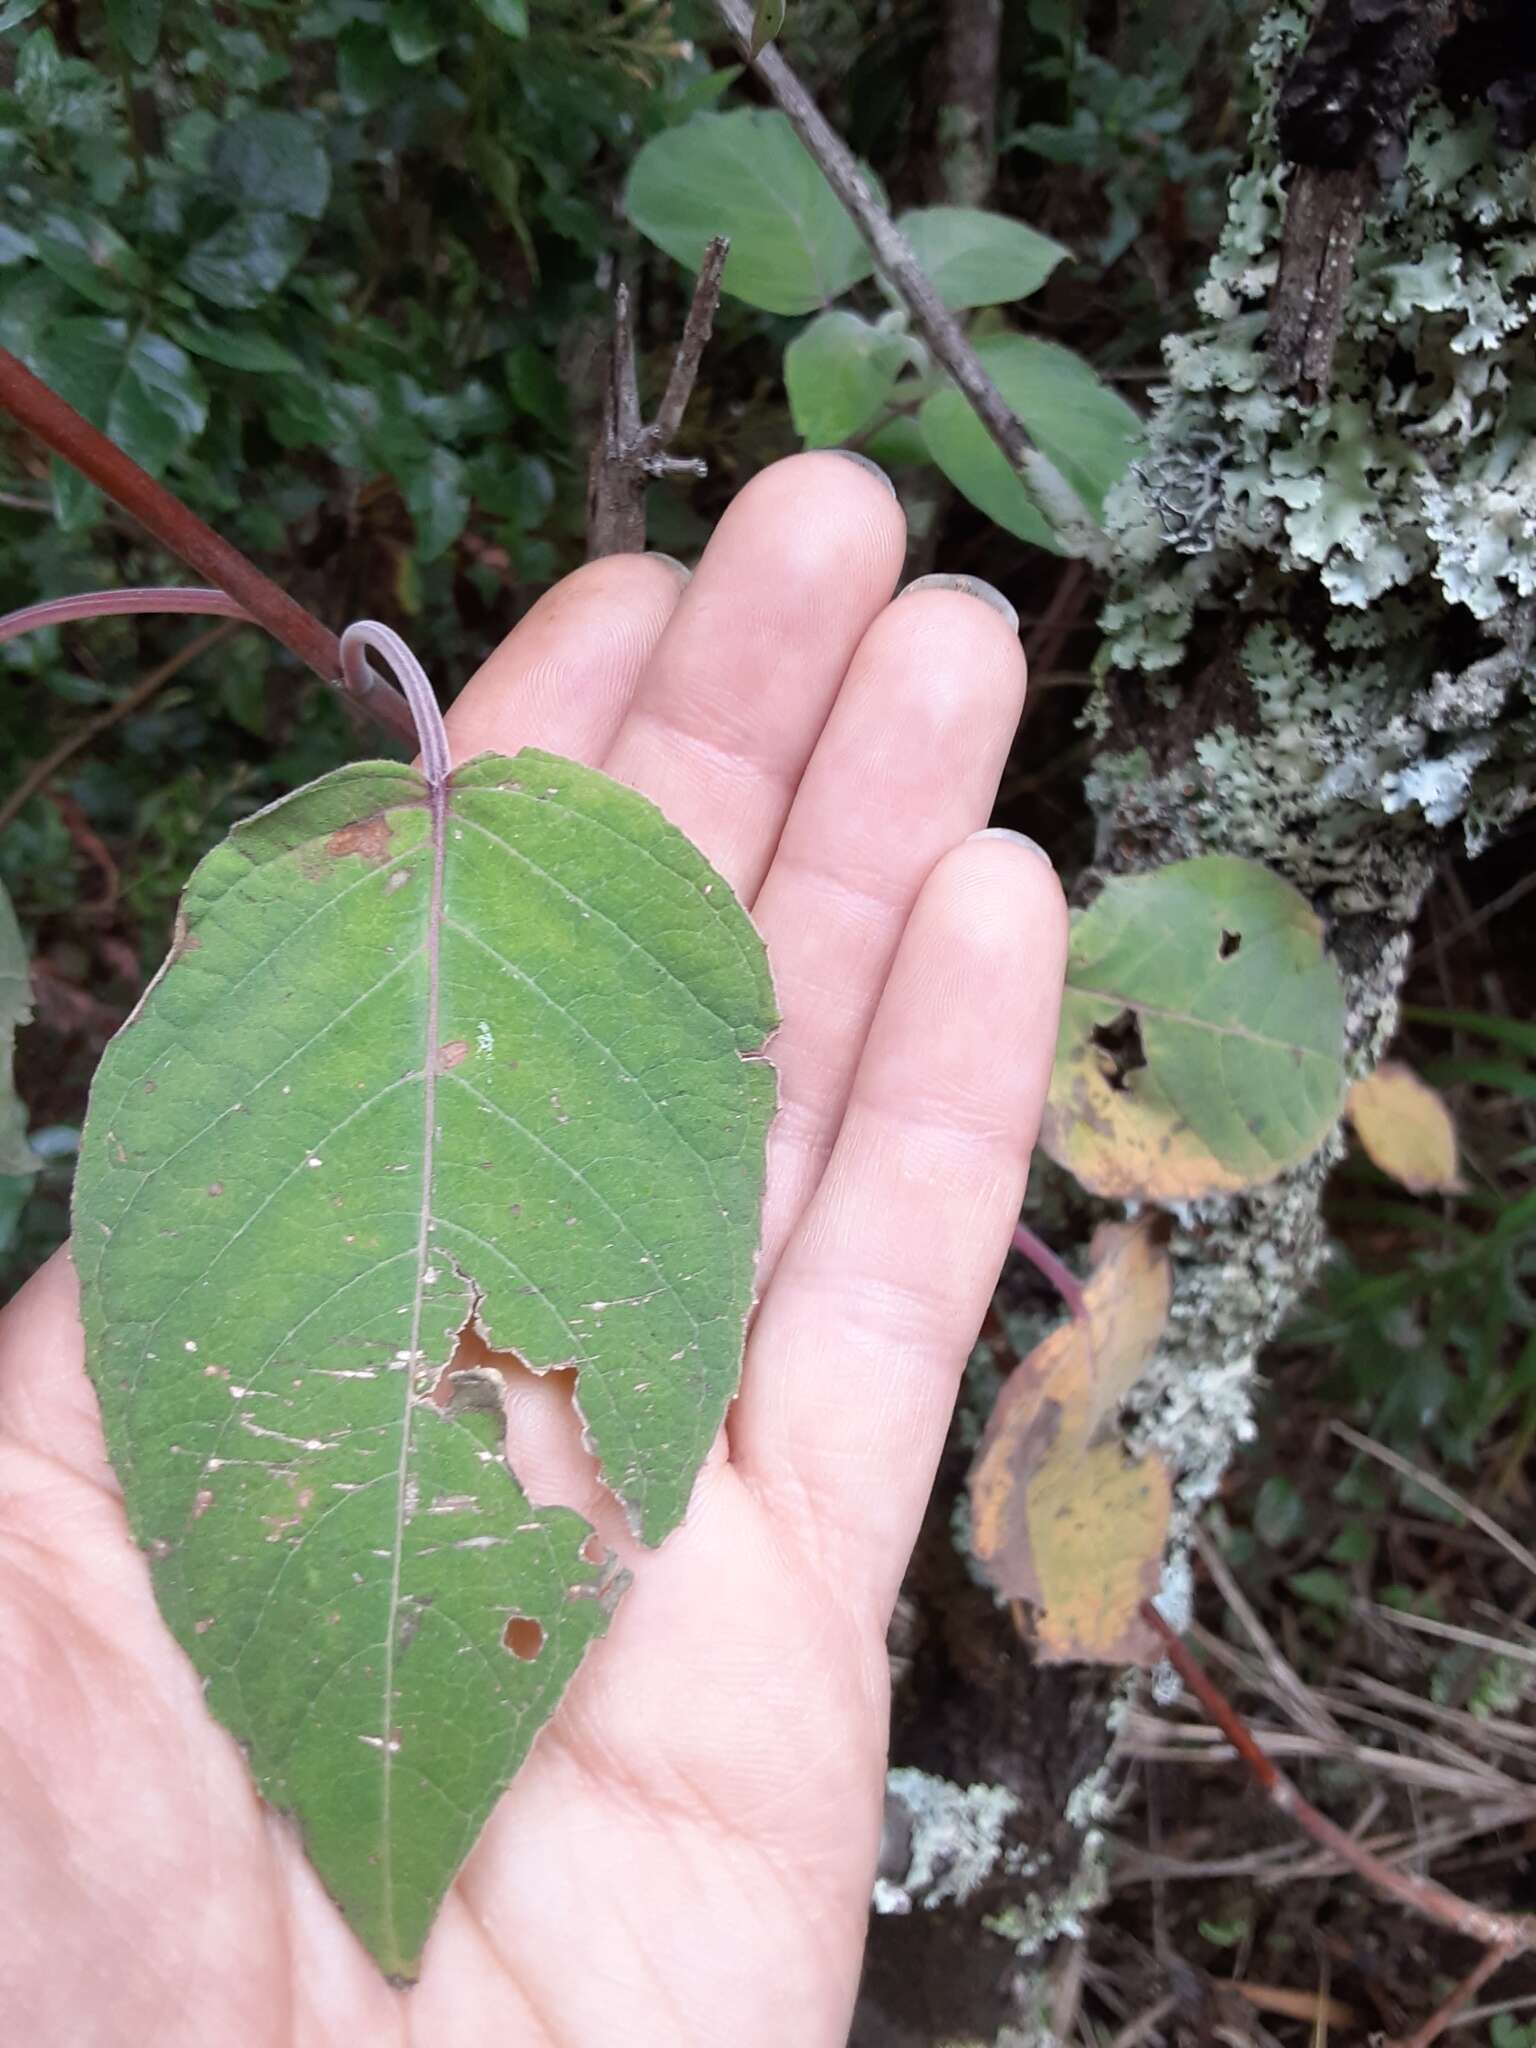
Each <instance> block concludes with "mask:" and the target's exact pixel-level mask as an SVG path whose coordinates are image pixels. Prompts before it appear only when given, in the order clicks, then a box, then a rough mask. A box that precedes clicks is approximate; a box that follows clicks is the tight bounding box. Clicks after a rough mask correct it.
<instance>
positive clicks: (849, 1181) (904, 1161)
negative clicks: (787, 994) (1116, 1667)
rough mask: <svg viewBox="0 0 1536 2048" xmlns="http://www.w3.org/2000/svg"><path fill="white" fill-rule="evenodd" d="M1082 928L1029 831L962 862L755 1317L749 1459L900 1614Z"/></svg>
mask: <svg viewBox="0 0 1536 2048" xmlns="http://www.w3.org/2000/svg"><path fill="white" fill-rule="evenodd" d="M1066 936H1067V919H1066V908H1065V905H1064V903H1063V900H1062V895H1061V889H1060V886H1059V885H1058V883H1057V881H1056V877H1055V875H1054V874H1053V873H1052V871H1051V869H1050V867H1049V865H1048V864H1047V862H1046V861H1045V859H1044V858H1043V857H1042V856H1041V855H1040V854H1038V853H1037V852H1035V851H1033V850H1031V849H1030V848H1029V846H1028V845H1027V844H1020V843H1019V842H1017V841H1016V840H1015V839H1013V837H1012V835H1007V834H1005V835H994V834H991V833H986V834H982V835H980V836H979V837H977V838H974V839H971V840H969V841H968V842H967V843H966V844H965V845H964V846H961V847H957V848H956V849H955V851H954V852H953V853H951V854H949V855H947V856H946V857H945V859H944V860H943V861H941V862H940V864H939V866H938V867H937V868H936V869H935V870H934V873H933V875H932V876H931V878H930V879H929V881H928V883H927V884H926V886H925V887H924V889H923V892H922V894H921V896H920V897H919V899H918V902H917V905H916V908H915V909H914V911H913V913H912V918H911V921H910V923H909V925H908V927H907V930H906V933H905V934H904V936H903V938H902V941H901V946H900V949H899V951H898V953H897V956H896V962H895V965H894V967H893V969H892V972H891V978H890V981H889V982H888V984H887V985H886V988H885V991H884V993H883V995H882V996H881V998H880V1004H879V1008H878V1010H877V1011H876V1014H875V1019H874V1023H873V1025H872V1026H871V1029H870V1035H869V1043H868V1045H867V1047H866V1049H865V1053H864V1057H863V1059H862V1060H861V1062H860V1064H859V1069H858V1073H857V1075H856V1076H855V1079H854V1084H853V1092H852V1095H851V1097H850V1099H849V1104H848V1109H847V1113H846V1115H845V1116H844V1119H843V1124H842V1129H841V1130H840V1132H839V1133H838V1138H837V1142H836V1145H835V1146H834V1148H833V1152H832V1157H831V1160H830V1162H829V1164H828V1167H827V1172H826V1175H825V1177H824V1179H823V1181H822V1184H821V1186H820V1188H819V1189H818V1190H817V1193H816V1196H815V1199H814V1201H813V1202H812V1203H811V1205H810V1207H809V1209H808V1210H807V1212H806V1215H805V1219H804V1221H803V1222H802V1224H801V1226H800V1228H799V1230H798V1231H797V1232H796V1235H795V1237H794V1239H793V1241H792V1242H791V1244H790V1245H789V1247H788V1248H787V1249H786V1251H785V1253H784V1256H783V1258H782V1259H781V1261H780V1263H779V1268H778V1271H777V1273H776V1274H775V1276H774V1281H773V1285H772V1287H771V1288H770V1289H769V1292H768V1295H767V1297H766V1299H765V1301H764V1303H763V1306H762V1308H761V1310H760V1311H759V1313H758V1318H757V1323H756V1326H755V1328H754V1330H753V1335H752V1342H751V1346H750V1348H749V1351H748V1356H747V1369H746V1375H745V1378H744V1381H743V1387H742V1394H741V1399H740V1402H739V1403H738V1409H737V1416H736V1420H735V1423H734V1426H733V1430H732V1451H733V1460H734V1462H735V1463H736V1465H737V1467H738V1469H739V1470H740V1471H741V1473H742V1475H743V1477H744V1478H745V1479H746V1480H747V1481H748V1483H749V1484H750V1485H752V1486H754V1487H755V1489H756V1490H757V1491H758V1493H759V1494H760V1496H761V1497H763V1498H764V1499H765V1500H766V1502H767V1503H768V1505H769V1506H770V1507H771V1508H772V1509H773V1510H774V1511H775V1513H776V1515H777V1517H778V1521H779V1526H780V1528H781V1529H782V1530H783V1531H784V1532H785V1533H786V1536H787V1537H788V1538H790V1539H792V1540H795V1541H797V1542H800V1541H804V1542H805V1543H806V1544H807V1546H808V1550H809V1556H810V1560H811V1562H812V1563H813V1565H814V1566H815V1567H816V1568H818V1569H819V1570H821V1571H823V1572H825V1573H826V1574H829V1575H831V1576H830V1578H829V1583H835V1584H836V1585H837V1586H838V1588H839V1591H840V1593H841V1595H842V1596H843V1597H845V1598H851V1599H854V1600H857V1599H859V1598H860V1597H864V1598H867V1599H869V1600H870V1601H872V1602H873V1604H874V1608H875V1611H876V1614H877V1615H878V1616H879V1617H881V1618H883V1617H884V1616H885V1615H886V1614H887V1613H888V1612H889V1607H890V1603H891V1602H892V1601H893V1600H894V1599H895V1597H896V1591H897V1588H898V1586H899V1585H900V1582H901V1574H902V1572H903V1570H904V1569H905V1566H906V1561H907V1558H908V1556H909V1555H910V1553H911V1549H912V1545H913V1543H914V1542H915V1540H916V1537H917V1530H918V1525H919V1523H920V1521H921V1519H922V1514H923V1508H924V1505H925V1503H926V1501H927V1498H928V1492H929V1488H930V1486H931V1484H932V1481H933V1474H934V1470H935V1467H936V1466H937V1464H938V1459H939V1453H940V1451H941V1450H942V1449H943V1445H944V1436H945V1431H946V1429H947V1427H948V1424H949V1417H950V1413H951V1410H952V1409H953V1407H954V1401H955V1393H956V1389H957V1387H958V1385H959V1379H960V1373H961V1370H962V1368H963V1367H964V1364H965V1360H966V1355H967V1353H968V1352H969V1349H970V1347H971V1344H972V1343H973V1341H974V1340H975V1335H976V1331H977V1329H978V1327H979V1325H980V1322H981V1318H982V1314H983V1312H984V1310H985V1308H986V1303H987V1298H988V1295H989V1293H990V1291H991V1288H992V1286H993V1283H994V1282H995V1280H996V1278H997V1274H998V1269H999V1267H1000V1266H1001V1264H1002V1261H1003V1254H1004V1252H1005V1250H1006V1248H1007V1243H1008V1236H1009V1232H1010V1230H1011V1229H1012V1226H1013V1224H1014V1221H1015V1219H1016V1218H1017V1216H1018V1213H1019V1206H1020V1203H1021V1202H1022V1200H1023V1195H1024V1182H1025V1176H1026V1172H1027V1167H1028V1161H1029V1152H1030V1147H1031V1146H1032V1144H1033V1143H1034V1139H1035V1133H1036V1130H1037V1128H1038V1125H1039V1120H1040V1110H1041V1106H1042V1104H1043V1102H1044V1099H1045V1090H1046V1085H1047V1082H1048V1080H1049V1078H1050V1067H1051V1055H1052V1052H1053V1051H1054V1048H1055V1035H1056V1014H1057V1008H1058V1005H1059V1001H1060V992H1061V981H1062V974H1063V969H1064V963H1065V959H1066ZM797 1532H799V1533H797Z"/></svg>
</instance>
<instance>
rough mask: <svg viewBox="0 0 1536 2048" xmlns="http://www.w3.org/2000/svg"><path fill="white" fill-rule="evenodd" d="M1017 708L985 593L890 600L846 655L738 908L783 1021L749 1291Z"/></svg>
mask: <svg viewBox="0 0 1536 2048" xmlns="http://www.w3.org/2000/svg"><path fill="white" fill-rule="evenodd" d="M982 593H985V595H982ZM1023 700H1024V652H1023V649H1022V648H1021V647H1020V645H1019V638H1018V629H1017V620H1016V618H1015V615H1014V612H1013V608H1012V606H1011V605H1008V604H1007V602H1006V600H1004V599H1002V598H999V597H997V595H996V593H995V592H992V591H991V590H990V587H989V586H988V585H985V584H981V585H974V586H970V587H969V590H968V592H967V594H962V592H961V591H960V590H956V589H954V588H949V589H945V588H935V587H918V588H915V589H913V590H912V591H910V592H905V593H903V595H902V596H901V597H899V598H898V599H897V600H896V602H895V603H894V604H892V605H889V606H887V607H886V609H885V610H884V611H883V612H882V613H881V614H880V616H879V618H878V619H876V621H875V623H874V624H873V626H871V627H870V629H869V631H868V633H866V634H865V636H864V639H863V641H862V642H861V643H860V646H859V650H858V652H857V654H856V655H855V656H854V659H853V664H852V667H851V668H850V670H849V674H848V680H847V682H846V683H845V684H844V686H843V689H842V692H841V694H840V695H839V697H838V700H837V703H836V705H835V707H834V708H833V711H832V715H831V717H830V718H829V719H828V721H827V725H826V729H825V730H824V731H823V733H822V735H821V738H820V740H819V741H818V742H817V745H816V751H815V753H814V754H813V755H812V757H811V761H810V765H809V767H808V768H807V769H806V772H805V777H804V779H803V781H802V782H801V785H800V790H799V794H798V795H797V796H796V798H795V801H794V806H793V808H792V809H791V811H790V814H789V819H788V822H787V824H786V825H785V827H784V832H783V836H782V838H781V839H780V841H779V846H778V850H777V852H776V853H775V854H774V857H773V865H772V867H771V868H770V869H769V871H768V875H767V879H766V880H765V881H764V884H763V887H762V890H761V892H760V893H759V895H758V898H757V900H756V902H755V903H754V905H753V908H752V915H753V919H754V921H755V922H756V924H757V927H758V929H759V930H760V931H761V933H762V935H763V937H764V939H765V940H766V941H767V944H768V954H769V958H770V959H771V960H772V962H773V978H774V986H775V988H776V989H777V991H778V997H779V1006H780V1009H781V1010H782V1012H783V1016H784V1022H783V1024H782V1026H781V1027H780V1029H779V1031H778V1033H777V1035H776V1037H775V1038H774V1041H773V1063H774V1066H775V1068H776V1069H777V1070H778V1077H779V1113H778V1116H777V1118H776V1119H775V1121H774V1126H773V1135H772V1138H771V1140H770V1144H771V1148H772V1149H771V1155H770V1156H771V1161H772V1170H771V1172H770V1175H769V1183H768V1200H767V1206H766V1209H765V1212H764V1218H763V1253H762V1261H761V1264H760V1266H759V1284H760V1285H762V1284H764V1283H765V1282H766V1279H767V1275H768V1273H769V1272H770V1271H771V1270H772V1266H773V1262H774V1260H775V1259H776V1258H777V1256H778V1253H779V1251H780V1250H781V1249H782V1247H783V1244H784V1241H785V1239H786V1238H787V1236H788V1234H789V1231H790V1228H791V1227H792V1225H793V1223H794V1220H795V1218H796V1217H797V1216H798V1215H799V1214H800V1211H801V1210H802V1208H803V1207H804V1205H805V1202H806V1200H807V1199H808V1197H809V1196H810V1194H811V1191H812V1190H813V1189H814V1188H815V1186H816V1183H817V1181H818V1180H819V1179H820V1177H821V1173H822V1169H823V1168H824V1166H825V1164H826V1159H827V1154H828V1152H829V1151H830V1150H831V1146H832V1141H833V1139H834V1137H835V1136H836V1134H837V1126H838V1122H839V1119H840V1118H841V1116H842V1112H843V1105H844V1103H845V1102H846V1101H847V1097H848V1088H849V1084H850V1082H851V1081H852V1078H853V1071H854V1068H855V1066H856V1065H857V1063H858V1058H859V1053H860V1050H861V1048H862V1046H863V1043H864V1037H865V1033H866V1032H867V1030H868V1028H869V1020H870V1016H871V1014H872V1012H873V1010H874V1007H875V1003H876V1000H877V998H878V997H879V994H880V990H881V988H882V987H883V986H884V984H885V979H886V976H887V974H888V973H889V972H890V965H891V960H892V957H893V956H894V954H895V951H896V945H897V941H898V940H899V938H900V937H901V933H902V928H903V927H904V926H905V924H906V921H907V917H908V914H909V912H910V911H911V908H912V905H913V902H914V901H915V900H916V897H917V892H918V890H919V889H920V888H921V887H922V884H923V882H924V880H925V879H926V877H927V876H928V874H929V872H930V871H931V869H932V868H933V866H934V863H935V862H936V861H937V860H939V859H940V857H941V856H942V855H943V854H945V853H947V852H948V851H949V849H950V848H951V847H952V846H956V845H958V844H959V842H960V841H961V840H962V839H964V838H965V837H966V835H967V834H968V833H970V832H974V831H975V830H976V829H977V827H978V826H981V825H984V824H985V823H986V821H987V817H988V814H989V812H990V810H991V807H992V800H993V798H994V796H995V795H996V793H997V784H998V778H999V776H1000V775H1001V774H1002V771H1003V764H1004V762H1005V760H1006V759H1007V755H1008V747H1009V743H1010V741H1011V739H1012V737H1013V733H1014V729H1015V727H1016V726H1017V724H1018V720H1019V712H1020V709H1021V707H1022V705H1023Z"/></svg>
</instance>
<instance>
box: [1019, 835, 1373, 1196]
mask: <svg viewBox="0 0 1536 2048" xmlns="http://www.w3.org/2000/svg"><path fill="white" fill-rule="evenodd" d="M1343 1098H1344V989H1343V984H1342V982H1341V981H1340V979H1339V972H1338V969H1337V967H1335V965H1334V963H1333V962H1332V960H1331V959H1330V958H1329V957H1328V954H1327V953H1326V952H1325V950H1324V947H1323V928H1322V925H1321V923H1320V921H1319V920H1318V918H1317V916H1316V915H1315V913H1314V912H1313V910H1312V909H1311V907H1310V906H1309V904H1308V903H1307V901H1306V899H1305V897H1303V896H1302V895H1301V894H1300V892H1299V891H1298V890H1296V889H1293V888H1292V887H1291V885H1290V883H1289V882H1285V881H1282V880H1281V878H1280V876H1278V875H1276V874H1273V873H1271V872H1270V870H1269V869H1268V868H1266V867H1264V866H1263V865H1262V864H1261V863H1260V862H1258V861H1251V860H1238V859H1236V858H1233V857H1229V856H1227V855H1210V856H1207V857H1206V858H1204V859H1200V860H1185V861H1175V862H1174V863H1172V865H1170V866H1168V867H1164V868H1158V869H1156V870H1155V871H1154V872H1153V873H1151V874H1146V875H1131V876H1121V877H1119V878H1117V879H1116V880H1113V881H1111V882H1108V883H1106V885H1105V887H1104V889H1103V891H1102V893H1101V894H1100V895H1099V897H1098V898H1097V900H1096V901H1095V902H1094V903H1093V904H1092V905H1091V906H1090V907H1089V908H1088V909H1087V910H1084V911H1081V912H1079V913H1078V914H1077V915H1076V916H1075V917H1074V918H1073V921H1072V943H1071V950H1070V954H1069V958H1068V962H1067V988H1066V995H1065V998H1064V999H1063V1002H1062V1009H1061V1028H1060V1033H1059V1035H1058V1038H1057V1044H1056V1065H1055V1070H1054V1072H1053V1073H1052V1076H1051V1092H1050V1100H1049V1102H1048V1104H1047V1107H1046V1114H1045V1121H1044V1124H1043V1127H1042V1130H1041V1142H1042V1144H1043V1145H1044V1146H1045V1149H1046V1150H1047V1151H1048V1152H1049V1153H1050V1155H1051V1157H1052V1158H1053V1159H1055V1160H1056V1161H1058V1162H1059V1164H1061V1165H1062V1166H1065V1167H1066V1168H1067V1169H1068V1170H1069V1171H1070V1172H1072V1173H1074V1174H1076V1176H1077V1178H1078V1179H1079V1180H1080V1181H1081V1182H1082V1184H1083V1185H1084V1187H1086V1188H1088V1189H1090V1190H1091V1191H1092V1192H1093V1193H1094V1194H1096V1195H1107V1196H1112V1197H1116V1198H1118V1199H1122V1200H1124V1199H1134V1200H1141V1201H1153V1202H1180V1201H1191V1200H1194V1199H1195V1198H1196V1197H1198V1196H1201V1195H1213V1194H1221V1193H1227V1192H1230V1191H1232V1190H1234V1189H1238V1188H1249V1187H1256V1186H1258V1185H1259V1184H1260V1183H1261V1182H1263V1181H1267V1180H1273V1179H1274V1177H1275V1176H1276V1175H1277V1174H1279V1173H1282V1172H1284V1171H1285V1169H1286V1168H1287V1167H1289V1166H1295V1165H1298V1164H1299V1163H1300V1162H1301V1161H1302V1160H1303V1159H1306V1158H1308V1157H1309V1156H1310V1155H1311V1154H1312V1153H1313V1152H1315V1151H1316V1150H1317V1148H1318V1146H1319V1145H1320V1144H1321V1143H1322V1142H1323V1140H1324V1138H1325V1137H1326V1136H1327V1135H1328V1133H1329V1131H1331V1130H1332V1129H1333V1127H1334V1125H1335V1124H1336V1123H1337V1121H1338V1117H1339V1111H1340V1109H1341V1107H1342V1104H1343Z"/></svg>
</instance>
